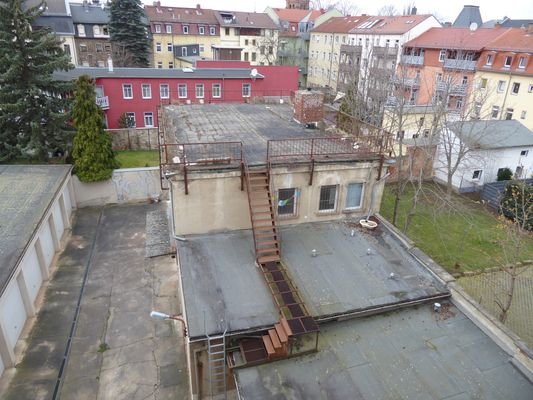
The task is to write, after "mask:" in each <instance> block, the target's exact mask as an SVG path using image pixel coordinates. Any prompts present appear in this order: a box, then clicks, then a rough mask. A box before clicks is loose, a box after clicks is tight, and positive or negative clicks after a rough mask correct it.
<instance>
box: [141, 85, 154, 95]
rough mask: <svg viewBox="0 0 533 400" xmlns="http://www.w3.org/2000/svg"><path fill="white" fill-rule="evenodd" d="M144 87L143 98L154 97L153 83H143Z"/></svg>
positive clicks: (142, 86)
mask: <svg viewBox="0 0 533 400" xmlns="http://www.w3.org/2000/svg"><path fill="white" fill-rule="evenodd" d="M141 89H142V97H143V99H151V98H152V85H150V84H149V83H143V84H142V85H141Z"/></svg>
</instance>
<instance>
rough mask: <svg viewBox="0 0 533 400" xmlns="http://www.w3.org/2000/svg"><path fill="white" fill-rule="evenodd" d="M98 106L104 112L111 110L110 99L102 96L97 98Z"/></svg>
mask: <svg viewBox="0 0 533 400" xmlns="http://www.w3.org/2000/svg"><path fill="white" fill-rule="evenodd" d="M96 105H97V106H98V107H100V108H101V109H102V110H107V109H108V108H109V97H107V96H101V97H97V98H96Z"/></svg>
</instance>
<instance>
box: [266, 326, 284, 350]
mask: <svg viewBox="0 0 533 400" xmlns="http://www.w3.org/2000/svg"><path fill="white" fill-rule="evenodd" d="M268 336H269V337H270V341H271V342H272V346H274V348H275V349H281V342H280V340H279V336H278V334H277V333H276V330H275V329H269V330H268Z"/></svg>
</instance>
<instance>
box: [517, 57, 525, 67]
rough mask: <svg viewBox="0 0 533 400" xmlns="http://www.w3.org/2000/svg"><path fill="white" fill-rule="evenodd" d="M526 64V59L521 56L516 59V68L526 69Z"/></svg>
mask: <svg viewBox="0 0 533 400" xmlns="http://www.w3.org/2000/svg"><path fill="white" fill-rule="evenodd" d="M526 64H527V57H524V56H522V57H520V58H519V59H518V68H520V69H524V68H526Z"/></svg>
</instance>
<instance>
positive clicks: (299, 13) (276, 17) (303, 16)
mask: <svg viewBox="0 0 533 400" xmlns="http://www.w3.org/2000/svg"><path fill="white" fill-rule="evenodd" d="M288 6H289V4H288ZM265 12H266V13H267V14H268V15H269V16H270V18H272V20H273V21H274V22H275V23H276V24H277V25H278V26H279V27H280V32H279V46H278V61H277V62H278V64H280V65H297V66H298V68H299V72H300V76H299V79H298V82H299V86H300V87H305V86H306V85H307V73H308V61H309V39H310V36H311V30H312V29H313V28H314V27H317V26H319V25H320V24H322V23H323V22H325V21H327V20H329V19H330V18H333V17H340V16H341V13H340V12H339V11H337V10H335V9H331V10H328V11H326V10H308V9H300V8H298V7H296V8H289V7H287V8H271V7H267V8H266V9H265Z"/></svg>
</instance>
